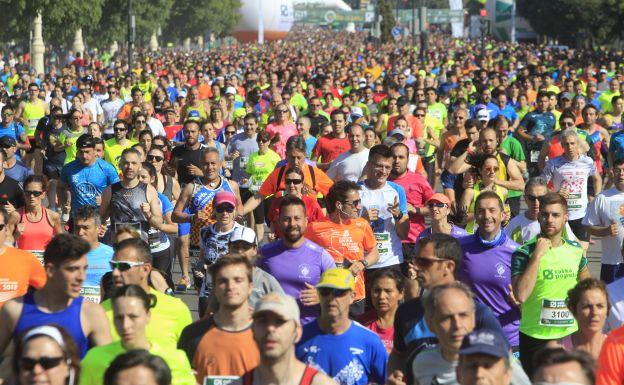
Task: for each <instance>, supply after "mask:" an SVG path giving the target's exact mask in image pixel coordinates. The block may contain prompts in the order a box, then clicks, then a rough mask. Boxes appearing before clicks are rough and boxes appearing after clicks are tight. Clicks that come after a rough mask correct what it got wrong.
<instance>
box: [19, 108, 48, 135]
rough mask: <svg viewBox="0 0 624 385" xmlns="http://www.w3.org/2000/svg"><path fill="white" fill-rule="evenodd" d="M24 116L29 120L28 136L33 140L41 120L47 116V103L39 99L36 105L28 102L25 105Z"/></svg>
mask: <svg viewBox="0 0 624 385" xmlns="http://www.w3.org/2000/svg"><path fill="white" fill-rule="evenodd" d="M22 116H23V117H24V118H25V119H26V120H28V127H26V135H28V137H31V138H32V137H33V136H34V135H35V130H36V129H37V123H39V119H41V118H43V117H44V116H45V102H44V101H43V100H39V99H37V101H36V102H35V103H31V102H30V101H26V103H24V112H23V113H22Z"/></svg>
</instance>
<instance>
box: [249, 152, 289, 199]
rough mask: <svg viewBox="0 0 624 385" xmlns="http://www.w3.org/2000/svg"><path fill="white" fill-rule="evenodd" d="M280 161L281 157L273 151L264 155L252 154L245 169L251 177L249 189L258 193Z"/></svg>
mask: <svg viewBox="0 0 624 385" xmlns="http://www.w3.org/2000/svg"><path fill="white" fill-rule="evenodd" d="M280 160H281V158H280V156H279V155H277V153H276V152H275V151H273V150H271V149H269V150H268V151H267V152H266V153H264V154H260V153H259V152H254V153H253V154H251V155H250V156H249V159H248V160H247V167H246V168H245V171H246V172H247V175H249V189H250V190H253V191H258V190H259V189H260V186H262V182H264V181H265V180H266V178H267V177H268V176H269V174H270V173H271V172H272V171H273V170H275V166H276V165H277V162H279V161H280Z"/></svg>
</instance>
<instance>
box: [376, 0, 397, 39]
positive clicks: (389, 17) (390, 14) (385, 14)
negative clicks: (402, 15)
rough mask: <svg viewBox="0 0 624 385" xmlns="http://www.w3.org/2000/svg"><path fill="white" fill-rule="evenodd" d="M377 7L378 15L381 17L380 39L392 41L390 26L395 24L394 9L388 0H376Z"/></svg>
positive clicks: (392, 26)
mask: <svg viewBox="0 0 624 385" xmlns="http://www.w3.org/2000/svg"><path fill="white" fill-rule="evenodd" d="M377 6H378V9H379V15H380V16H381V17H382V19H381V41H383V42H389V41H394V38H393V37H392V28H394V26H396V19H395V18H394V9H393V8H392V6H391V4H390V1H389V0H378V3H377Z"/></svg>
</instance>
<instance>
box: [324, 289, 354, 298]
mask: <svg viewBox="0 0 624 385" xmlns="http://www.w3.org/2000/svg"><path fill="white" fill-rule="evenodd" d="M317 290H318V293H319V295H320V296H321V297H329V295H330V294H331V295H332V296H333V297H342V296H344V295H346V294H347V293H348V292H349V290H346V289H334V288H331V287H319V288H318V289H317Z"/></svg>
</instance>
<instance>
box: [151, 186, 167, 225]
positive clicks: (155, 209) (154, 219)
mask: <svg viewBox="0 0 624 385" xmlns="http://www.w3.org/2000/svg"><path fill="white" fill-rule="evenodd" d="M147 203H149V206H150V207H149V209H150V210H149V212H150V214H148V215H149V218H147V220H148V221H149V223H150V226H152V227H155V228H158V227H159V226H161V225H162V223H163V217H162V206H161V204H160V199H158V193H157V192H156V189H155V188H154V186H151V185H148V186H147Z"/></svg>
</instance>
